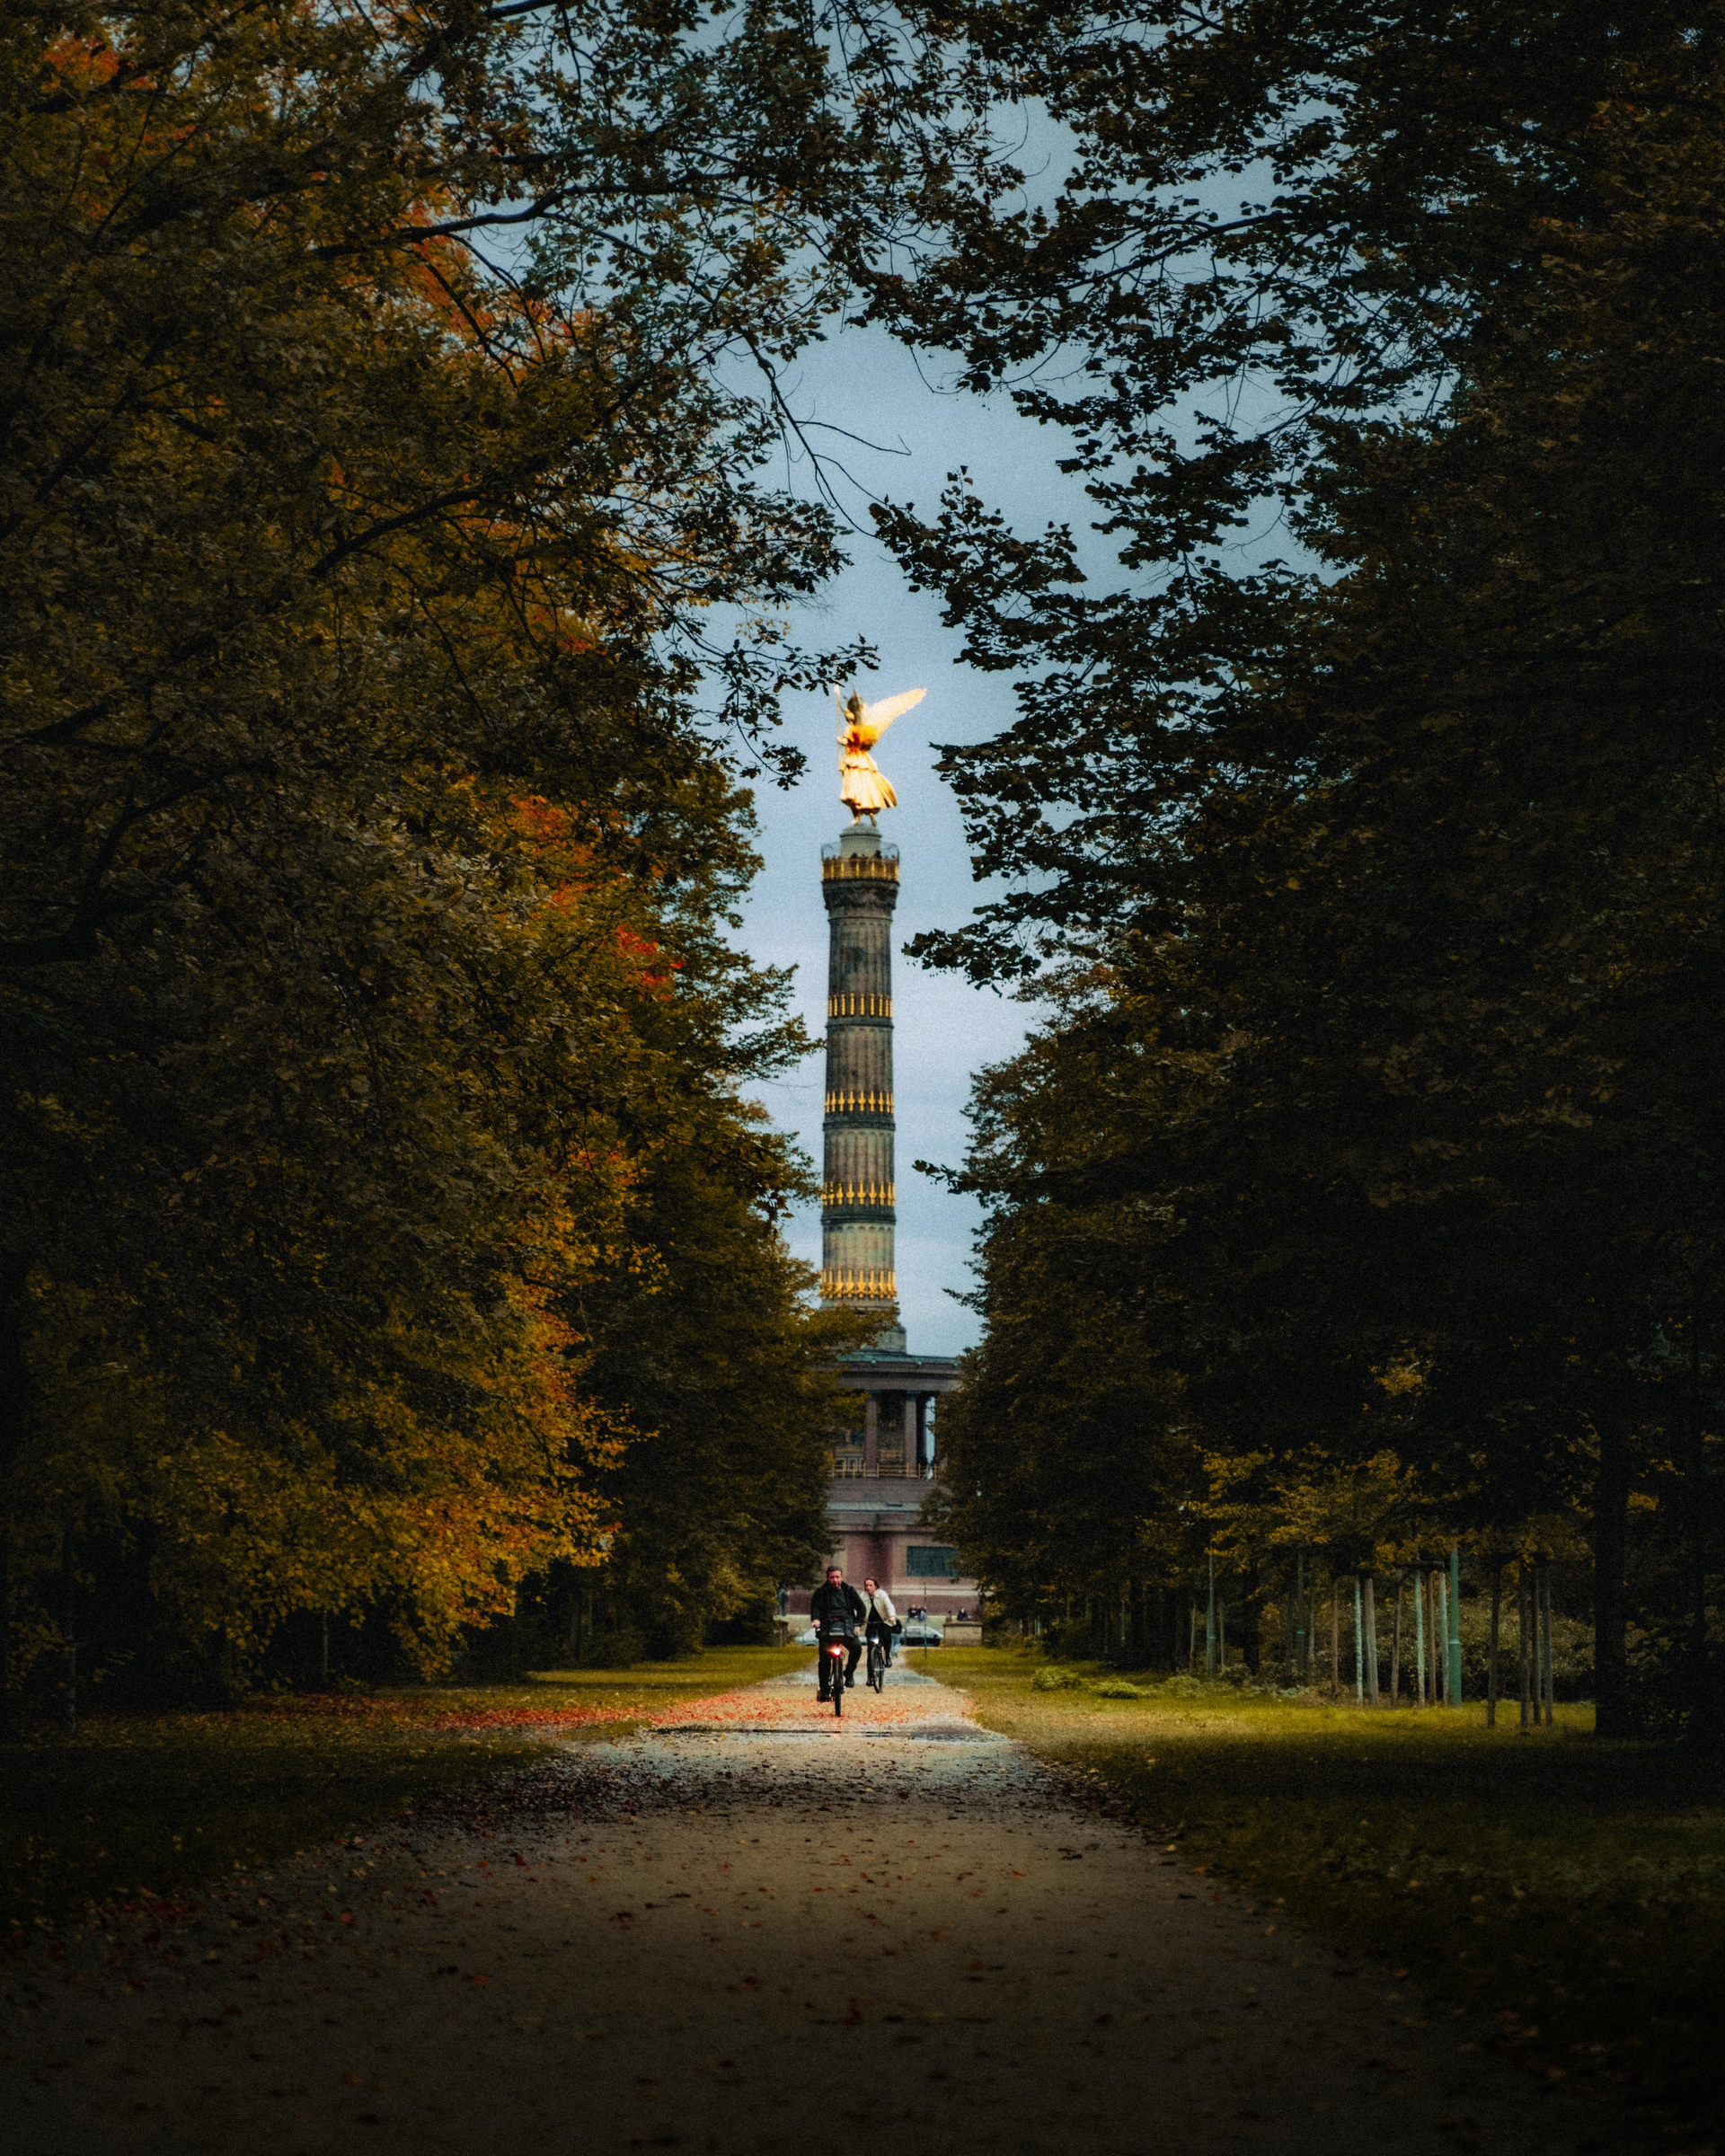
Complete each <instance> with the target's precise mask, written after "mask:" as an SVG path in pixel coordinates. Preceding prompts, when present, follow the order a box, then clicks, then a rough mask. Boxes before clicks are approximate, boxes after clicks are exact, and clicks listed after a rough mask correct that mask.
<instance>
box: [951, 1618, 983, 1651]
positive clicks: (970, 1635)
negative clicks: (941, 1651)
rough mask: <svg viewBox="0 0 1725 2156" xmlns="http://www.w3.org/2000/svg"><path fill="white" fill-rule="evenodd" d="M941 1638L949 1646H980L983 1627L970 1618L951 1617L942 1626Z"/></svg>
mask: <svg viewBox="0 0 1725 2156" xmlns="http://www.w3.org/2000/svg"><path fill="white" fill-rule="evenodd" d="M941 1639H942V1644H943V1645H945V1646H947V1647H980V1646H981V1645H982V1627H981V1625H979V1624H977V1623H975V1622H973V1621H971V1620H970V1619H969V1618H964V1619H960V1618H957V1617H949V1618H948V1619H947V1621H946V1622H945V1623H944V1624H943V1625H942V1627H941Z"/></svg>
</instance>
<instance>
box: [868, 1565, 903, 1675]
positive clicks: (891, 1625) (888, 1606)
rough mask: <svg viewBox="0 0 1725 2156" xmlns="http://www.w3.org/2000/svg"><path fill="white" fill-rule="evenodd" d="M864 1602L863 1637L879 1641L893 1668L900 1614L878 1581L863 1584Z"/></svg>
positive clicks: (881, 1649)
mask: <svg viewBox="0 0 1725 2156" xmlns="http://www.w3.org/2000/svg"><path fill="white" fill-rule="evenodd" d="M862 1601H863V1605H864V1607H865V1609H866V1610H867V1613H868V1614H867V1616H866V1617H865V1618H864V1620H863V1625H862V1636H863V1638H864V1639H878V1640H879V1641H880V1651H881V1653H882V1654H883V1655H884V1656H885V1657H886V1658H887V1667H888V1668H889V1669H890V1668H891V1667H892V1640H893V1635H894V1633H895V1632H897V1630H898V1611H897V1610H895V1609H894V1608H893V1606H892V1597H891V1595H889V1594H888V1593H887V1590H886V1589H885V1588H884V1587H883V1586H881V1585H880V1581H879V1580H878V1579H865V1580H864V1581H863V1582H862Z"/></svg>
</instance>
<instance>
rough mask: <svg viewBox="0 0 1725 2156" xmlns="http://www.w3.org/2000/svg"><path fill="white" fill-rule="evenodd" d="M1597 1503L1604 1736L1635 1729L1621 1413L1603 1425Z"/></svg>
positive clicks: (1596, 1659)
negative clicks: (1630, 1657) (1633, 1719)
mask: <svg viewBox="0 0 1725 2156" xmlns="http://www.w3.org/2000/svg"><path fill="white" fill-rule="evenodd" d="M1597 1429H1598V1437H1599V1474H1598V1481H1597V1488H1596V1490H1595V1495H1594V1509H1593V1667H1594V1696H1595V1700H1596V1702H1597V1710H1596V1716H1595V1721H1594V1727H1595V1730H1596V1732H1597V1734H1598V1735H1599V1736H1632V1735H1633V1734H1634V1732H1633V1727H1632V1716H1631V1713H1630V1701H1629V1642H1628V1638H1627V1634H1628V1628H1629V1595H1628V1586H1627V1578H1626V1574H1627V1568H1628V1557H1629V1433H1628V1431H1627V1430H1626V1429H1625V1428H1624V1427H1623V1424H1622V1423H1621V1422H1620V1421H1619V1420H1618V1419H1617V1418H1615V1417H1609V1418H1605V1419H1604V1420H1602V1421H1601V1422H1600V1423H1599V1424H1598V1426H1597Z"/></svg>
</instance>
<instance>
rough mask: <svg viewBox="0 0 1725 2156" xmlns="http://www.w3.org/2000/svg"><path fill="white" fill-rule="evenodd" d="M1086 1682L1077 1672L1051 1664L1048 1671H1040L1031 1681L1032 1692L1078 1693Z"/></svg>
mask: <svg viewBox="0 0 1725 2156" xmlns="http://www.w3.org/2000/svg"><path fill="white" fill-rule="evenodd" d="M1083 1684H1084V1679H1083V1678H1082V1677H1081V1676H1080V1675H1079V1674H1078V1673H1077V1671H1076V1670H1072V1669H1062V1668H1060V1667H1059V1666H1058V1665H1057V1664H1050V1665H1049V1666H1048V1667H1047V1668H1046V1669H1039V1670H1038V1671H1037V1673H1036V1674H1035V1675H1034V1676H1033V1677H1032V1678H1031V1691H1032V1692H1077V1691H1079V1690H1080V1689H1081V1688H1082V1687H1083Z"/></svg>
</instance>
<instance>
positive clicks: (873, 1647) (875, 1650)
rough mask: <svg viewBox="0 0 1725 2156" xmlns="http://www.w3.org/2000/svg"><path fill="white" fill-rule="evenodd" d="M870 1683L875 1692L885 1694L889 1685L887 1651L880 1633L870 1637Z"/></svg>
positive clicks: (874, 1633) (873, 1633) (872, 1633)
mask: <svg viewBox="0 0 1725 2156" xmlns="http://www.w3.org/2000/svg"><path fill="white" fill-rule="evenodd" d="M869 1683H870V1686H871V1689H872V1690H874V1691H875V1692H884V1691H885V1690H886V1683H887V1649H886V1645H885V1642H884V1641H883V1640H882V1639H880V1635H879V1633H876V1632H871V1633H870V1635H869Z"/></svg>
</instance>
